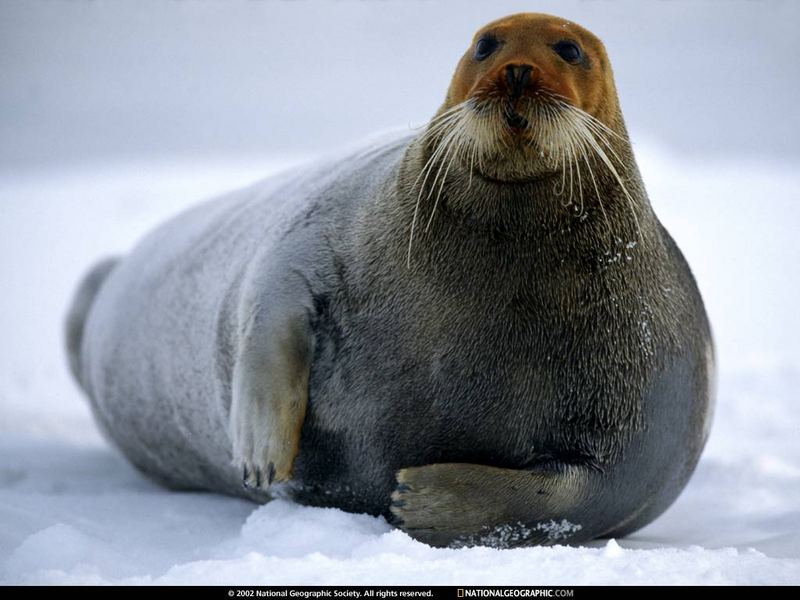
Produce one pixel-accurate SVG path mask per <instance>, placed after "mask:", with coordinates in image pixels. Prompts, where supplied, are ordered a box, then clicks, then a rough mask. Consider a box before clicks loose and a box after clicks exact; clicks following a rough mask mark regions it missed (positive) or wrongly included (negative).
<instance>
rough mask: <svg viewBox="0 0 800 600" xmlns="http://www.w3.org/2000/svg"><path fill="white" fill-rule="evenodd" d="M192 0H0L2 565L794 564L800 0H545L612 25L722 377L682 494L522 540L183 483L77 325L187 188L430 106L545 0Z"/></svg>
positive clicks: (359, 571) (516, 567)
mask: <svg viewBox="0 0 800 600" xmlns="http://www.w3.org/2000/svg"><path fill="white" fill-rule="evenodd" d="M112 4H113V6H112ZM190 4H191V6H190V5H187V4H186V3H169V4H165V3H162V2H141V1H140V0H135V1H131V0H127V1H123V0H118V1H117V2H114V3H109V2H105V1H103V0H100V1H98V2H93V3H30V2H27V1H26V0H7V1H6V2H3V3H2V5H0V13H1V14H0V50H1V51H0V74H2V76H3V81H4V82H5V83H6V85H2V86H0V282H2V283H1V284H0V340H2V341H0V583H4V584H19V583H53V584H57V583H68V584H101V583H111V584H113V583H136V584H179V583H184V584H186V583H192V584H202V583H209V584H276V585H279V584H370V583H375V584H436V583H439V584H459V585H470V584H481V585H488V584H537V585H546V584H552V585H570V584H571V585H578V584H606V583H608V584H617V583H627V584H635V583H644V584H658V583H667V584H691V583H702V584H732V583H741V584H758V583H765V584H800V442H799V441H798V434H799V433H800V402H798V391H797V390H798V389H800V318H798V315H797V298H798V296H799V295H800V293H799V292H800V280H799V279H798V265H800V243H798V240H797V236H798V232H800V169H798V158H799V157H800V145H798V139H800V119H798V116H797V115H798V112H797V109H796V107H797V105H798V100H800V98H798V90H800V84H798V80H797V78H796V77H795V78H793V77H787V76H786V62H785V61H781V60H775V57H783V56H794V55H796V54H797V50H798V48H800V42H799V41H798V40H800V38H798V36H796V35H793V32H794V29H796V24H797V20H798V15H800V5H798V3H775V4H774V5H770V6H769V8H766V7H765V6H762V5H761V4H756V3H751V2H746V1H731V2H728V3H726V9H725V10H724V11H720V10H719V6H718V4H717V3H715V2H699V1H697V0H692V1H691V2H689V1H688V0H687V1H676V2H670V3H650V2H642V1H641V0H635V1H634V0H625V1H620V2H615V3H586V2H571V1H567V0H559V1H558V2H555V1H551V0H542V1H541V2H539V3H537V5H536V7H534V9H535V10H543V11H545V12H552V13H556V14H561V15H563V16H565V17H568V18H570V19H574V20H575V21H576V22H578V23H581V24H582V25H586V26H588V27H589V28H590V29H592V30H594V31H596V32H597V33H598V34H599V35H600V36H601V37H602V38H603V39H604V40H605V42H606V46H607V48H608V49H609V52H610V54H611V57H612V61H613V63H614V71H615V74H616V81H617V85H618V88H619V92H620V96H621V99H622V103H623V109H624V112H625V116H626V120H627V123H628V125H629V128H630V130H631V132H632V137H633V139H634V142H635V150H636V153H637V157H638V159H639V162H640V167H641V169H642V173H643V177H644V180H645V183H646V185H647V189H648V191H649V194H650V197H651V200H652V203H653V205H654V207H655V209H656V212H657V213H658V214H659V216H660V217H661V219H662V221H663V222H664V223H665V224H666V226H667V228H668V229H669V230H670V232H671V233H672V234H673V236H674V237H675V238H676V240H677V242H678V244H679V245H680V247H681V248H682V250H683V251H684V253H685V254H686V256H687V258H688V260H689V263H690V264H691V266H692V268H693V271H694V273H695V275H696V277H697V279H698V282H699V285H700V288H701V291H702V292H703V296H704V298H705V301H706V305H707V308H708V311H709V314H710V317H711V321H712V325H713V328H714V333H715V338H716V343H717V357H718V364H719V378H718V379H719V385H718V390H719V393H718V404H717V409H716V414H715V419H714V424H713V427H712V430H711V437H710V440H709V443H708V446H707V448H706V451H705V452H704V454H703V457H702V459H701V462H700V464H699V466H698V468H697V471H696V473H695V475H694V477H693V478H692V480H691V481H690V483H689V485H688V487H687V488H686V490H685V491H684V493H683V494H682V495H681V496H680V498H679V499H678V500H677V501H676V503H675V504H674V505H673V506H672V507H671V508H670V509H669V510H668V511H667V512H666V513H665V514H664V515H663V516H661V517H660V518H659V519H657V520H656V521H655V522H653V523H652V524H651V525H649V526H648V527H646V528H645V529H643V530H641V531H639V532H636V533H635V534H633V535H631V536H629V537H628V538H625V539H618V540H602V541H597V542H594V543H591V544H589V545H587V546H586V547H581V548H571V547H563V546H556V547H551V548H526V549H516V550H496V549H491V548H460V549H433V548H429V547H427V546H425V545H423V544H420V543H418V542H415V541H414V540H412V539H410V538H409V537H408V536H406V535H405V534H404V533H402V532H400V531H397V530H393V529H392V528H391V527H390V526H389V525H387V524H386V523H385V522H384V521H383V520H382V519H376V518H372V517H369V516H365V515H352V514H347V513H344V512H341V511H338V510H333V509H318V508H310V507H301V506H297V505H294V504H292V503H289V502H286V501H276V502H273V503H271V504H268V505H266V506H261V507H259V506H255V505H253V504H250V503H248V502H245V501H243V500H239V499H235V498H228V497H222V496H218V495H214V494H204V493H173V492H168V491H166V490H163V489H161V488H159V487H157V486H156V485H154V484H152V483H151V482H149V481H147V480H146V479H144V478H143V477H141V476H140V475H139V474H138V473H137V472H136V471H135V470H134V469H133V468H132V467H131V466H130V465H129V464H128V463H127V462H126V461H125V460H124V459H123V458H122V457H121V456H120V455H119V453H118V452H117V451H116V450H115V449H114V448H112V447H111V446H110V445H108V444H107V443H106V442H105V441H104V440H103V439H102V438H101V436H100V434H99V432H98V430H97V428H96V427H95V425H94V423H93V422H92V419H91V416H90V414H89V411H88V408H87V406H86V403H85V402H84V401H83V399H82V397H81V395H80V393H79V392H78V390H77V389H76V387H75V385H74V384H73V382H72V381H71V379H70V377H69V374H68V372H67V368H66V359H65V357H64V353H63V350H62V344H63V340H62V331H61V327H62V319H63V315H64V313H65V311H66V308H67V303H68V302H69V300H70V298H71V295H72V293H73V291H74V287H75V285H76V283H77V280H78V279H79V278H80V276H81V275H82V274H83V273H84V272H85V269H87V268H88V266H89V265H90V264H92V263H93V262H94V261H95V260H97V259H98V258H100V257H102V256H106V255H108V254H114V253H119V252H124V251H125V250H126V249H127V248H129V247H130V246H131V245H132V244H133V243H134V242H135V241H136V240H137V239H138V238H139V237H140V236H141V235H142V234H143V233H145V232H146V231H148V230H149V229H150V228H152V227H153V226H155V225H156V224H157V223H159V222H161V221H162V220H163V219H164V218H166V217H168V216H169V215H171V214H173V213H175V212H177V211H178V210H180V209H182V208H184V207H185V206H187V205H188V204H190V203H193V202H195V201H198V200H200V199H202V198H205V197H208V196H211V195H213V194H215V193H218V192H223V191H226V190H228V189H231V188H235V187H241V186H243V185H245V184H247V183H249V182H250V181H253V180H255V179H258V178H261V177H263V176H265V175H266V174H268V173H270V172H274V171H277V170H280V169H282V168H284V167H286V166H288V165H290V164H293V163H296V162H298V161H299V160H300V159H302V158H304V157H305V156H307V155H311V154H317V153H319V152H320V150H326V149H330V148H335V147H341V146H342V145H343V144H344V143H347V142H349V141H351V140H352V139H353V138H355V137H359V136H363V135H364V134H366V133H367V132H369V131H374V130H379V129H382V128H384V127H388V126H396V125H406V124H408V123H412V124H414V125H420V124H422V123H423V122H424V120H425V119H426V118H428V117H430V115H431V114H432V113H433V112H434V110H435V108H436V107H437V106H438V103H439V102H440V101H441V99H442V97H443V94H444V87H443V86H444V82H446V81H447V80H448V79H449V77H450V75H451V73H452V70H453V67H454V64H455V62H456V61H457V59H458V57H459V56H460V54H461V53H462V52H463V50H464V46H465V40H467V39H469V37H470V36H471V35H472V33H473V32H474V30H475V29H476V28H477V27H479V26H481V25H482V24H484V23H486V22H488V21H489V20H490V19H493V18H496V17H498V16H500V15H501V14H503V13H512V12H515V11H519V10H530V9H531V3H530V2H528V1H527V0H507V2H505V3H504V4H503V6H504V7H505V8H503V9H499V8H498V7H497V6H495V3H486V2H482V1H480V0H471V1H469V2H467V1H466V0H458V7H459V8H458V10H457V11H454V10H453V3H452V2H450V3H446V2H437V3H434V2H411V1H406V0H402V1H399V0H398V1H385V2H381V3H380V7H379V9H376V8H375V6H372V3H370V2H345V1H343V2H336V3H330V2H322V1H320V0H309V1H308V2H304V3H293V2H257V3H256V2H239V3H235V4H234V3H228V2H226V3H216V2H207V3H197V4H193V3H190ZM442 23H447V27H442ZM409 31H414V32H416V37H412V36H409V35H407V32H409ZM765 39H768V40H769V43H767V44H765V43H764V40H765ZM698 40H700V42H698ZM308 57H311V59H309V58H308ZM323 58H324V60H323ZM387 64H392V65H393V68H391V69H387V68H385V66H386V65H387ZM709 65H712V66H711V67H709ZM743 73H746V74H747V76H746V80H747V81H746V82H745V83H746V85H743V84H742V81H743V80H742V78H741V74H743ZM365 82H368V83H369V85H365ZM765 89H766V90H770V93H769V94H767V95H765V94H764V93H763V90H765ZM355 90H357V91H358V93H355V92H354V91H355ZM398 90H400V93H398ZM408 90H413V93H411V92H408ZM143 156H146V157H148V158H147V159H146V160H144V159H142V158H141V157H143Z"/></svg>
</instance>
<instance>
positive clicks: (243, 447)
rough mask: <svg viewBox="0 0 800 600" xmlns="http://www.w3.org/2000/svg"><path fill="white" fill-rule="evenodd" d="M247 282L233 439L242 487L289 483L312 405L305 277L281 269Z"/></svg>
mask: <svg viewBox="0 0 800 600" xmlns="http://www.w3.org/2000/svg"><path fill="white" fill-rule="evenodd" d="M259 266H260V265H259V263H258V261H257V262H256V267H255V268H254V269H252V270H251V271H252V272H254V273H255V274H254V275H251V276H248V277H247V278H246V281H245V284H244V286H245V290H244V293H243V294H242V299H241V302H240V304H239V309H238V313H239V314H238V323H239V327H238V344H237V354H236V359H235V364H234V369H233V382H232V402H231V411H230V421H229V423H230V435H231V440H232V443H233V461H234V465H235V466H236V467H237V468H239V469H240V473H241V474H242V483H243V485H244V486H245V487H255V488H262V487H263V488H267V487H269V486H270V484H272V483H273V482H282V481H287V480H289V479H291V477H292V466H293V464H294V460H295V457H296V456H297V453H298V451H299V446H300V431H301V429H302V426H303V420H304V418H305V414H306V406H307V404H308V377H309V372H310V368H311V358H312V356H313V333H312V329H311V323H310V313H309V311H310V306H311V294H310V291H309V287H308V283H307V281H306V280H305V278H304V277H302V275H301V274H300V272H298V271H296V270H289V269H287V270H285V271H284V272H281V269H280V263H278V264H277V265H276V264H273V265H272V268H270V269H269V270H267V271H266V272H263V271H261V272H259V271H260V269H259Z"/></svg>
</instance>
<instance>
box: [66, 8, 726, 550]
mask: <svg viewBox="0 0 800 600" xmlns="http://www.w3.org/2000/svg"><path fill="white" fill-rule="evenodd" d="M166 241H169V243H168V244H166V243H165V242H166ZM105 264H106V265H108V266H104V267H103V268H102V269H100V270H99V271H96V272H98V273H100V272H102V281H100V279H99V278H98V277H99V276H93V277H90V278H89V279H88V280H87V281H88V282H89V283H87V284H86V286H84V288H85V289H83V290H81V292H79V294H78V300H77V301H76V307H75V308H74V309H73V311H72V312H71V318H70V321H69V340H70V341H69V344H70V352H71V364H72V365H73V368H74V370H75V372H76V374H78V377H79V379H80V381H81V384H82V385H83V387H84V389H85V390H86V391H87V395H88V396H89V397H90V399H91V402H92V407H93V410H94V412H95V415H96V416H97V418H98V420H99V421H100V422H101V424H102V426H103V428H104V429H105V430H106V431H108V433H109V434H110V436H111V437H112V439H114V440H115V442H116V443H117V444H118V445H119V446H120V447H121V448H122V450H123V451H124V452H125V453H126V455H127V456H128V457H129V458H130V459H131V461H132V462H133V463H134V464H135V465H137V466H138V467H139V468H140V469H141V470H143V471H144V472H145V473H146V474H148V475H149V476H151V477H153V478H155V479H157V480H159V481H161V482H163V483H166V484H168V485H171V486H173V487H182V488H203V489H211V490H217V491H221V492H225V493H231V494H238V495H244V496H247V497H250V498H253V499H256V500H266V499H268V498H269V497H271V496H272V495H274V494H276V493H283V494H286V495H289V496H290V497H293V498H294V499H295V500H297V501H298V502H304V503H309V504H315V505H322V506H335V507H339V508H343V509H345V510H351V511H359V512H368V513H371V514H383V515H384V516H386V517H387V518H389V519H390V520H392V522H394V523H395V524H396V525H397V526H399V527H401V528H403V529H404V530H405V531H407V532H408V533H409V534H410V535H412V536H414V537H415V538H417V539H420V540H422V541H425V542H427V543H430V544H433V545H455V546H463V545H474V544H481V545H492V546H498V547H509V546H517V545H530V544H551V543H577V542H581V541H585V540H589V539H592V538H595V537H600V536H606V535H623V534H625V533H627V532H630V531H633V530H635V529H637V528H639V527H641V526H643V525H644V524H646V523H648V522H649V521H651V520H652V519H653V518H655V517H656V516H657V515H658V514H660V513H661V512H662V511H663V510H665V509H666V507H667V506H669V504H670V503H671V502H672V501H673V500H674V499H675V497H676V496H677V495H678V493H680V491H681V489H682V488H683V487H684V485H685V484H686V481H687V480H688V478H689V476H690V474H691V472H692V470H693V469H694V466H695V464H696V462H697V460H698V458H699V456H700V452H701V450H702V447H703V444H704V441H705V438H706V435H707V428H708V422H709V420H710V415H711V407H712V402H713V398H712V391H711V390H712V387H711V386H710V379H711V375H710V374H711V372H712V370H713V351H712V342H711V335H710V330H709V326H708V322H707V319H706V315H705V311H704V308H703V303H702V300H701V298H700V295H699V293H698V291H697V287H696V285H695V282H694V280H693V278H692V275H691V272H690V270H689V268H688V266H687V265H686V262H685V261H684V259H683V257H682V255H681V254H680V251H679V250H678V248H677V247H676V245H675V244H674V242H673V241H672V239H671V238H670V236H669V234H668V233H667V232H666V230H664V228H663V227H662V226H661V224H660V223H659V221H658V219H657V218H656V216H655V215H654V213H653V211H652V209H651V207H650V204H649V202H648V199H647V195H646V193H645V191H644V186H643V184H642V182H641V178H640V176H639V172H638V169H637V166H636V162H635V159H634V156H633V153H632V150H631V146H630V142H629V140H628V135H627V132H626V130H625V126H624V121H623V118H622V113H621V110H620V107H619V102H618V99H617V94H616V90H615V86H614V81H613V77H612V74H611V67H610V63H609V60H608V57H607V55H606V52H605V49H604V47H603V45H602V43H601V42H600V40H598V39H597V38H596V37H595V36H594V35H593V34H591V33H590V32H588V31H587V30H585V29H583V28H582V27H580V26H578V25H575V24H574V23H571V22H568V21H564V20H563V19H559V18H557V17H552V16H548V15H541V14H520V15H513V16H511V17H506V18H504V19H500V20H498V21H495V22H493V23H490V24H489V25H487V26H486V27H484V28H482V29H481V30H480V31H479V32H478V33H477V34H476V35H475V38H474V39H473V41H472V43H471V44H470V46H469V48H468V49H467V51H466V53H465V54H464V56H463V57H462V58H461V60H460V62H459V63H458V66H457V68H456V72H455V75H454V77H453V80H452V82H451V84H450V86H449V89H448V91H447V93H446V96H445V101H444V104H443V105H442V107H441V108H440V109H439V111H438V112H437V114H436V115H435V116H434V118H433V119H432V120H431V122H430V123H429V124H428V126H427V127H426V128H425V130H424V131H423V132H422V133H420V134H419V135H418V136H416V137H413V138H400V139H394V140H391V141H389V142H386V143H384V144H379V145H376V146H374V147H371V148H368V149H365V150H364V151H362V152H359V153H357V154H355V155H352V156H348V157H346V158H343V159H340V160H338V161H335V162H334V163H332V164H327V165H322V166H318V167H313V168H309V169H307V170H306V171H305V172H301V173H297V174H293V175H289V176H285V177H284V178H283V179H281V180H279V181H273V182H270V183H265V184H261V185H258V186H255V187H254V188H250V189H247V190H243V191H241V192H238V193H236V194H232V195H229V196H227V197H225V198H223V199H220V200H218V201H215V202H211V203H207V204H204V205H201V206H200V207H198V208H196V209H194V210H192V211H189V212H188V213H185V214H183V215H179V216H178V217H176V218H175V219H173V220H172V221H170V222H169V223H167V224H166V225H164V226H163V227H162V228H160V229H159V230H157V231H155V232H154V233H152V234H151V235H150V236H148V238H146V240H144V241H143V242H142V244H140V245H139V246H138V247H137V248H136V249H135V250H134V251H133V252H132V253H131V254H130V255H129V256H127V257H125V258H123V259H121V260H120V261H119V262H115V263H105ZM87 286H88V287H87ZM176 348H180V349H181V352H180V353H176V352H175V349H176ZM242 483H244V486H243V485H242Z"/></svg>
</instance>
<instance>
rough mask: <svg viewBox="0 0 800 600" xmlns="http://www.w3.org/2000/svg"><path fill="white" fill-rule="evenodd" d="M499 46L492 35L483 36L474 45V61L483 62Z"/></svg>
mask: <svg viewBox="0 0 800 600" xmlns="http://www.w3.org/2000/svg"><path fill="white" fill-rule="evenodd" d="M499 45H500V42H498V41H497V38H496V37H494V36H492V35H485V36H483V37H482V38H481V39H479V40H478V43H477V44H475V60H484V59H485V58H488V57H489V55H490V54H491V53H492V52H494V51H495V50H497V47H498V46H499Z"/></svg>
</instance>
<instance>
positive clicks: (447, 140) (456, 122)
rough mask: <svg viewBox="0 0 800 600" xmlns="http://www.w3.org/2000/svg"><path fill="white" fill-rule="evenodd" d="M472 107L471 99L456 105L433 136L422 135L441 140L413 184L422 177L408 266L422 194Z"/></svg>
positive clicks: (429, 196)
mask: <svg viewBox="0 0 800 600" xmlns="http://www.w3.org/2000/svg"><path fill="white" fill-rule="evenodd" d="M471 107H472V103H471V101H469V100H467V101H465V102H462V103H460V104H458V105H456V106H455V107H453V108H452V109H450V110H448V111H446V112H447V113H451V114H449V115H447V118H446V119H443V120H442V121H440V122H439V123H438V124H437V125H436V126H434V128H433V131H435V132H436V133H435V134H434V135H433V136H429V131H430V130H429V131H428V132H426V133H425V135H423V136H422V137H423V141H426V140H427V139H428V138H429V137H432V138H434V139H435V138H436V137H438V138H439V140H438V142H437V143H436V148H435V150H434V151H433V152H432V153H431V156H430V157H429V158H428V160H427V161H426V162H425V165H424V166H423V167H422V169H421V170H420V173H419V175H418V176H417V178H416V180H415V181H414V183H413V184H412V189H413V188H414V187H416V186H417V184H418V183H419V181H420V179H422V183H421V184H420V189H419V193H418V195H417V200H416V203H415V205H414V214H413V217H412V219H411V231H410V233H409V237H408V253H407V256H406V266H407V267H408V268H410V267H411V250H412V248H413V244H414V234H415V232H416V225H417V220H418V217H419V207H420V203H421V201H422V196H423V194H424V193H425V189H426V184H427V182H428V178H429V177H430V175H431V173H432V172H433V169H434V167H435V166H436V164H437V162H439V160H440V159H441V158H443V157H444V158H446V152H447V151H448V148H449V147H450V145H451V143H452V141H453V139H454V136H456V135H458V133H459V131H460V126H462V127H463V119H464V116H465V114H467V110H469V108H471ZM448 127H449V128H450V130H449V131H446V130H447V128H448ZM440 172H441V166H440V168H439V170H438V171H437V173H436V176H435V177H434V180H433V183H432V185H431V189H430V190H429V192H428V196H427V199H430V198H431V195H432V194H433V190H434V189H435V187H436V181H437V179H438V177H439V173H440ZM437 201H438V197H437ZM426 231H427V227H426Z"/></svg>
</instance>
